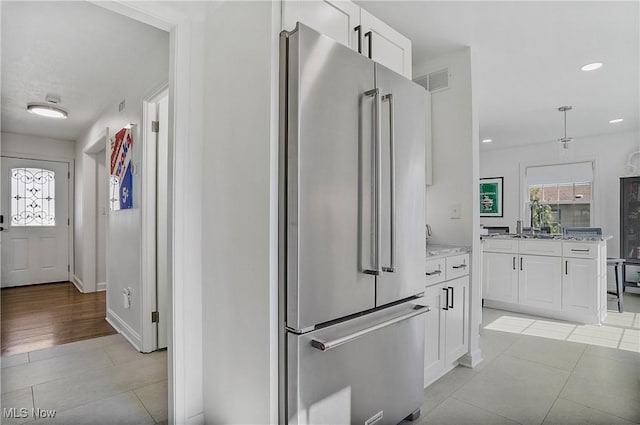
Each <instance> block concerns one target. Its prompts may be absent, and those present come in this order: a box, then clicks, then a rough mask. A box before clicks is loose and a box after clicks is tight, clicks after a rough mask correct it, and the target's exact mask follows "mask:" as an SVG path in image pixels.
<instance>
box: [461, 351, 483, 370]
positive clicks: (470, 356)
mask: <svg viewBox="0 0 640 425" xmlns="http://www.w3.org/2000/svg"><path fill="white" fill-rule="evenodd" d="M482 360H483V359H482V352H481V351H480V349H479V348H478V349H477V350H475V351H470V352H468V353H467V354H465V355H464V356H462V357H461V358H460V360H458V361H459V363H460V364H461V365H462V366H465V367H470V368H474V367H476V366H478V365H479V364H480V363H482Z"/></svg>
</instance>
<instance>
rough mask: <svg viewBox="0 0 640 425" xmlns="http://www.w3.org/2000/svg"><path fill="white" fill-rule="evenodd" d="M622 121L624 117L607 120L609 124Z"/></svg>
mask: <svg viewBox="0 0 640 425" xmlns="http://www.w3.org/2000/svg"><path fill="white" fill-rule="evenodd" d="M622 121H624V118H616V119H615V120H611V121H609V124H616V123H619V122H622Z"/></svg>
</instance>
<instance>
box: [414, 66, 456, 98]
mask: <svg viewBox="0 0 640 425" xmlns="http://www.w3.org/2000/svg"><path fill="white" fill-rule="evenodd" d="M416 83H418V84H420V85H421V86H422V87H424V88H425V89H427V90H429V91H430V92H432V93H433V92H435V91H439V90H444V89H448V88H449V68H445V69H441V70H439V71H435V72H432V73H430V74H428V75H425V76H424V77H420V78H418V79H416Z"/></svg>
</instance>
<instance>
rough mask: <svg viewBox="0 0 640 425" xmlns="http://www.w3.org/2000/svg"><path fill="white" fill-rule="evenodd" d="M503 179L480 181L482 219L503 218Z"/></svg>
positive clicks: (494, 178) (492, 178)
mask: <svg viewBox="0 0 640 425" xmlns="http://www.w3.org/2000/svg"><path fill="white" fill-rule="evenodd" d="M503 181H504V179H503V177H489V178H485V179H480V217H502V216H503V212H502V195H503V188H502V183H503Z"/></svg>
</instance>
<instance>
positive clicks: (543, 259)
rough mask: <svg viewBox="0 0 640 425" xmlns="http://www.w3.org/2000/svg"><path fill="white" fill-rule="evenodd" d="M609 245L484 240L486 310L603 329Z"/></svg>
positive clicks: (601, 240) (598, 242) (599, 242)
mask: <svg viewBox="0 0 640 425" xmlns="http://www.w3.org/2000/svg"><path fill="white" fill-rule="evenodd" d="M606 239H607V238H598V239H596V240H570V239H560V238H559V239H538V238H518V237H516V236H511V235H500V236H493V237H488V238H483V240H482V297H483V300H484V306H486V307H491V308H497V309H502V310H508V311H514V312H519V313H527V314H533V315H536V316H542V317H550V318H554V319H560V320H568V321H572V322H578V323H587V324H601V323H602V322H603V321H604V319H605V318H606V316H607V270H606V266H607V245H606Z"/></svg>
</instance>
